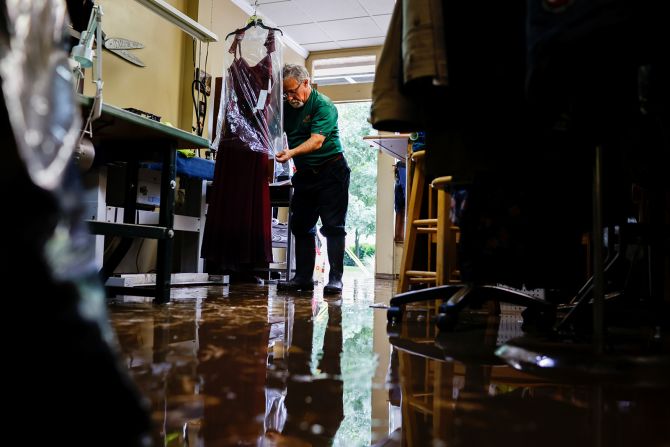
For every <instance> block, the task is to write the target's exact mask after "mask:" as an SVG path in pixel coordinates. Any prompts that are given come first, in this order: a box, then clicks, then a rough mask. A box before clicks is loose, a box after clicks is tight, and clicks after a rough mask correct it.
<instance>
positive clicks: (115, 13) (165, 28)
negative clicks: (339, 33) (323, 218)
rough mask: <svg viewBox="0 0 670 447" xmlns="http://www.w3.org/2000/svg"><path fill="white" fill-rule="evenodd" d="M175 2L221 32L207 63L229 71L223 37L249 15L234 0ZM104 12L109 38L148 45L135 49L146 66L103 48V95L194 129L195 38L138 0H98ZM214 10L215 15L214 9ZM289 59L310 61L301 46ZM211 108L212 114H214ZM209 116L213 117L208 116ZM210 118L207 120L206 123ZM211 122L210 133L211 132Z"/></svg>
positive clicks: (287, 52) (213, 69) (216, 72)
mask: <svg viewBox="0 0 670 447" xmlns="http://www.w3.org/2000/svg"><path fill="white" fill-rule="evenodd" d="M167 2H168V3H169V4H171V5H172V6H174V7H175V8H177V9H179V10H180V11H182V12H184V13H185V14H187V15H189V16H190V17H193V18H194V19H197V20H198V22H200V24H202V25H203V26H205V27H206V28H208V29H210V30H211V31H213V32H214V33H215V34H217V35H218V36H219V39H220V41H219V42H214V43H211V44H210V45H209V57H208V63H207V67H206V68H205V67H204V58H205V52H206V47H207V46H206V45H205V44H203V45H202V49H201V51H202V53H201V54H202V58H203V61H202V64H201V65H202V68H203V69H205V71H207V72H208V73H211V74H213V76H214V77H216V76H221V75H222V73H223V55H224V51H226V50H227V46H226V45H225V43H223V42H222V40H223V39H224V38H225V36H226V34H228V33H229V32H230V31H232V30H234V29H236V28H239V27H240V26H243V25H244V24H245V23H246V20H247V18H248V15H247V14H246V13H244V12H243V11H242V10H241V9H240V8H238V7H237V6H236V5H234V4H233V3H232V2H230V0H167ZM98 3H99V4H100V5H101V6H102V8H103V12H104V16H103V19H102V27H103V30H104V31H105V33H106V34H107V36H108V37H123V38H126V39H130V40H135V41H138V42H141V43H143V44H144V48H143V49H140V50H132V53H133V54H135V55H136V56H137V57H139V58H140V59H142V61H143V62H144V63H145V64H146V67H145V68H140V67H137V66H135V65H132V64H131V63H129V62H126V61H125V60H123V59H121V58H119V57H117V56H116V55H114V54H112V53H110V52H108V51H104V52H103V68H102V71H103V81H104V89H103V99H104V101H105V103H108V104H111V105H114V106H117V107H122V108H123V107H134V108H136V109H140V110H144V111H146V112H150V113H153V114H155V115H159V116H161V117H162V121H163V122H165V121H169V122H170V123H172V124H173V125H174V126H176V127H179V128H181V129H184V130H187V131H189V132H190V131H191V125H192V124H193V123H194V121H195V120H194V118H193V116H194V110H193V104H192V99H191V81H192V74H193V58H192V39H191V37H190V36H188V35H187V34H186V33H184V32H183V31H182V30H181V29H179V28H177V27H176V26H175V25H173V24H171V23H169V22H168V21H166V20H164V19H162V18H161V17H159V16H157V15H155V14H154V13H153V12H151V11H150V10H149V9H147V8H145V7H144V6H142V5H140V4H139V3H137V2H136V1H135V0H98ZM210 11H212V12H213V14H210ZM283 55H284V61H285V62H290V63H294V64H304V63H305V60H304V58H302V57H301V56H300V55H298V54H297V53H296V52H295V51H293V50H291V49H290V48H288V47H284V52H283ZM92 78H93V74H92V73H91V70H87V72H86V83H85V90H84V92H85V94H87V95H92V94H93V92H94V86H93V84H92V83H91V82H90V81H91V80H92ZM210 112H211V107H210V110H209V111H208V115H210ZM208 118H209V117H208ZM207 122H208V121H207V120H206V123H207ZM207 135H208V133H207V126H206V130H205V135H204V136H207Z"/></svg>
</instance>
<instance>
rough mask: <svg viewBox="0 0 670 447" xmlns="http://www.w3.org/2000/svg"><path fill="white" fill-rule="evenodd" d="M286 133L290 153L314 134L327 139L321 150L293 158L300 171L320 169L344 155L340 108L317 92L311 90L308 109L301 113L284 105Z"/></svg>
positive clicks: (299, 110) (306, 104)
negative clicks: (330, 160) (313, 168)
mask: <svg viewBox="0 0 670 447" xmlns="http://www.w3.org/2000/svg"><path fill="white" fill-rule="evenodd" d="M284 131H285V132H286V136H287V137H288V145H289V147H290V148H291V149H292V148H294V147H297V146H299V145H300V144H302V143H304V142H305V141H307V139H309V137H311V136H312V134H320V135H323V136H324V137H326V139H325V140H324V141H323V145H322V146H321V147H320V148H319V149H317V150H315V151H314V152H310V153H309V154H301V155H297V156H295V157H294V158H293V161H294V162H295V166H296V168H297V169H300V168H303V167H310V166H311V167H313V166H318V165H320V164H321V163H323V162H324V161H326V160H328V159H329V158H332V157H334V156H335V155H337V154H339V153H341V152H343V150H342V143H341V142H340V130H339V129H338V127H337V108H336V107H335V104H333V102H332V101H331V100H330V98H328V97H327V96H325V95H322V94H321V93H319V92H318V91H316V90H312V92H311V93H310V95H309V98H308V99H307V102H306V103H305V105H304V106H302V107H300V108H299V109H294V108H293V107H291V106H290V105H288V103H286V104H284Z"/></svg>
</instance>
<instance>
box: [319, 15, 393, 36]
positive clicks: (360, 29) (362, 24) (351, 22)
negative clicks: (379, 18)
mask: <svg viewBox="0 0 670 447" xmlns="http://www.w3.org/2000/svg"><path fill="white" fill-rule="evenodd" d="M320 25H321V27H322V28H323V30H324V31H325V32H326V33H327V34H328V35H329V36H331V37H332V38H333V39H335V40H347V39H362V38H366V37H383V36H384V34H385V33H383V32H382V31H381V30H380V29H379V27H378V26H377V24H376V23H375V22H374V20H372V19H371V18H370V17H361V18H357V19H344V20H335V21H332V22H321V23H320Z"/></svg>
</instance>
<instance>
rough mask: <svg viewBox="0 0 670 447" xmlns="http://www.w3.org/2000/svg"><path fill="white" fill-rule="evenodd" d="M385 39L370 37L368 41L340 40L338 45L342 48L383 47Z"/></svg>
mask: <svg viewBox="0 0 670 447" xmlns="http://www.w3.org/2000/svg"><path fill="white" fill-rule="evenodd" d="M384 39H385V38H384V37H370V38H367V39H350V40H338V41H337V43H338V44H339V45H340V47H341V48H359V47H376V46H378V45H383V44H384Z"/></svg>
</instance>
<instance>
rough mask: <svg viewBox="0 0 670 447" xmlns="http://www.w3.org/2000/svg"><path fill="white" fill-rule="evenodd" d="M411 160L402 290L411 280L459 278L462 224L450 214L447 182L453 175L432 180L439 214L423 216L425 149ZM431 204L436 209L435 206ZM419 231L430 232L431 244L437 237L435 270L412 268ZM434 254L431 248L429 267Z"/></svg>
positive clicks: (432, 281) (435, 282)
mask: <svg viewBox="0 0 670 447" xmlns="http://www.w3.org/2000/svg"><path fill="white" fill-rule="evenodd" d="M411 160H412V162H413V164H414V169H413V173H412V181H411V189H410V193H409V204H408V207H407V222H406V228H405V243H404V250H403V255H402V263H401V266H400V281H399V283H398V293H402V292H406V291H407V290H409V285H410V284H416V283H424V284H430V285H444V284H449V283H452V282H456V281H457V279H456V276H457V273H456V269H455V265H456V243H457V238H458V227H455V226H453V225H452V222H451V218H450V216H449V211H450V209H451V194H449V192H447V189H446V186H447V185H448V184H449V183H450V182H451V177H439V178H436V179H435V180H434V181H433V182H432V183H431V187H432V188H434V189H436V190H437V217H433V216H429V217H428V218H425V219H421V218H420V217H421V216H420V214H421V204H422V202H423V194H424V190H425V189H426V185H425V183H426V175H425V169H424V164H425V161H424V160H425V151H417V152H415V153H414V154H413V155H412V157H411ZM408 168H409V167H408ZM429 208H430V211H432V206H430V207H429ZM429 214H432V212H429ZM418 234H427V235H428V240H429V246H430V244H432V243H433V241H435V242H436V244H437V248H436V250H437V251H436V253H435V259H436V266H435V270H411V268H412V265H413V262H414V252H415V249H416V241H417V235H418ZM430 254H431V250H429V251H428V257H429V259H428V262H427V266H428V268H429V269H430V266H431V262H430V257H431V256H430Z"/></svg>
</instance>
